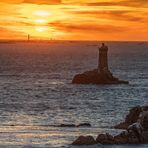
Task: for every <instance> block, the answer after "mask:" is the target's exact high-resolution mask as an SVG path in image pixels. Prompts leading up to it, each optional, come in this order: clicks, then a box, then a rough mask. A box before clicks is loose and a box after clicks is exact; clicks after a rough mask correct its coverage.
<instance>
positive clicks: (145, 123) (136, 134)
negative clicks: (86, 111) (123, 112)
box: [74, 106, 148, 145]
mask: <svg viewBox="0 0 148 148" xmlns="http://www.w3.org/2000/svg"><path fill="white" fill-rule="evenodd" d="M125 121H126V125H128V124H130V125H129V126H128V127H127V128H126V130H125V131H122V132H121V133H120V134H118V135H116V136H112V135H110V134H108V133H106V134H99V135H98V137H97V138H96V140H95V142H94V141H93V144H95V143H96V144H110V145H113V144H145V143H148V106H143V107H140V106H137V107H134V108H132V109H131V110H130V112H129V114H128V115H127V117H126V119H125ZM133 122H134V123H133ZM86 139H87V138H86V137H85V138H84V136H80V137H79V138H78V139H77V140H76V141H75V142H74V145H87V144H88V139H89V138H88V139H87V140H86ZM90 139H92V137H91V138H90ZM81 140H82V141H81ZM86 141H87V142H86ZM90 141H91V140H90ZM90 143H91V142H90ZM90 143H89V144H90Z"/></svg>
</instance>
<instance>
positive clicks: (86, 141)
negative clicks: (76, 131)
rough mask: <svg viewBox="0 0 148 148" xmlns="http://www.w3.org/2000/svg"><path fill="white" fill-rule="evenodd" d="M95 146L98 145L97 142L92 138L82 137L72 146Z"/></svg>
mask: <svg viewBox="0 0 148 148" xmlns="http://www.w3.org/2000/svg"><path fill="white" fill-rule="evenodd" d="M94 144H96V141H95V139H94V138H93V137H92V136H80V137H78V138H77V139H76V140H75V141H74V142H73V143H72V145H94Z"/></svg>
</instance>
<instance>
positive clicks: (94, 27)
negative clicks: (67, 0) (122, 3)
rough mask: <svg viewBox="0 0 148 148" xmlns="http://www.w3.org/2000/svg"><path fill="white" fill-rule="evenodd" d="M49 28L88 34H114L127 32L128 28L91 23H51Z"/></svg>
mask: <svg viewBox="0 0 148 148" xmlns="http://www.w3.org/2000/svg"><path fill="white" fill-rule="evenodd" d="M49 26H52V27H53V28H54V29H55V30H58V31H63V32H70V33H75V32H87V33H113V32H118V31H126V30H127V28H125V27H122V26H117V25H116V26H113V25H101V24H93V23H92V24H91V23H84V24H83V23H82V22H81V23H75V24H74V23H68V22H61V21H55V22H51V23H49Z"/></svg>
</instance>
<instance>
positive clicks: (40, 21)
mask: <svg viewBox="0 0 148 148" xmlns="http://www.w3.org/2000/svg"><path fill="white" fill-rule="evenodd" d="M35 22H36V23H39V24H45V23H47V20H45V19H37V20H35Z"/></svg>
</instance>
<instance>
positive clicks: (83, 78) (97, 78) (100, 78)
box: [72, 69, 128, 84]
mask: <svg viewBox="0 0 148 148" xmlns="http://www.w3.org/2000/svg"><path fill="white" fill-rule="evenodd" d="M72 83H73V84H128V81H123V80H119V79H118V78H115V77H114V76H112V74H111V73H110V72H105V71H104V72H98V69H94V70H92V71H87V72H84V73H82V74H77V75H75V76H74V78H73V80H72Z"/></svg>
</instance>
